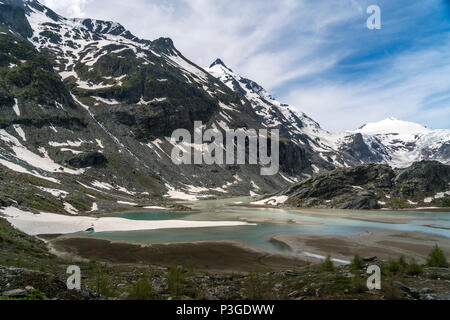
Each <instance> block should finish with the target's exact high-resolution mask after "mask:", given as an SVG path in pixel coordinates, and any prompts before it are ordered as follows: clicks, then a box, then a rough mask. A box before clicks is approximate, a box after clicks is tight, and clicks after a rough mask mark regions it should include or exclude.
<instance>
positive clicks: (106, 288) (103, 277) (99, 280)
mask: <svg viewBox="0 0 450 320" xmlns="http://www.w3.org/2000/svg"><path fill="white" fill-rule="evenodd" d="M104 269H106V266H105V267H104V268H102V267H101V266H99V267H98V269H97V274H96V277H95V282H96V287H97V292H98V293H99V294H101V295H103V296H105V297H114V296H115V293H114V290H113V288H112V286H111V281H110V280H111V279H110V277H109V275H108V274H107V272H105V271H104Z"/></svg>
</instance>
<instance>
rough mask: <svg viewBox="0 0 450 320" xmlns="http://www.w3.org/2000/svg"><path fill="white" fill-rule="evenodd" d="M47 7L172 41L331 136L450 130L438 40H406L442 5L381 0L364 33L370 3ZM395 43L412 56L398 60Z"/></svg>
mask: <svg viewBox="0 0 450 320" xmlns="http://www.w3.org/2000/svg"><path fill="white" fill-rule="evenodd" d="M44 2H45V3H46V4H47V5H48V6H50V7H51V8H53V9H55V10H56V11H57V12H59V13H61V14H63V15H66V16H89V17H92V18H97V19H105V20H113V21H118V22H120V23H122V24H123V25H124V26H125V27H126V28H128V29H129V30H130V31H131V32H133V33H134V34H136V35H137V36H140V37H142V38H147V39H155V38H158V37H170V38H172V39H173V40H174V42H175V45H176V46H177V48H178V49H179V50H180V51H181V52H182V53H183V54H184V55H185V56H186V57H188V58H189V59H191V60H192V61H194V62H195V63H197V64H199V65H201V66H208V65H209V64H210V63H211V62H212V61H214V59H216V58H218V57H220V58H222V59H223V60H224V61H225V63H226V64H228V66H229V67H231V68H232V69H234V71H235V72H237V73H240V74H242V75H243V76H246V77H249V78H251V79H252V80H255V81H256V82H258V83H260V84H261V85H263V86H264V87H266V88H267V89H269V90H270V91H272V92H274V93H275V95H276V96H277V97H278V98H280V99H281V100H284V101H286V102H289V103H291V104H292V105H294V106H296V107H298V108H299V109H300V110H302V111H305V112H306V113H308V114H310V115H311V116H312V117H313V118H315V120H317V121H319V122H320V123H321V124H322V126H323V127H324V128H326V129H329V130H342V129H348V128H355V127H358V126H359V125H361V124H363V123H365V122H368V121H376V120H380V119H382V118H383V117H385V116H389V115H394V116H397V117H399V118H403V119H405V120H414V121H418V122H421V123H423V124H426V125H428V126H431V127H450V123H449V121H448V120H447V119H449V118H450V115H449V110H448V109H449V108H448V104H445V103H446V101H448V100H445V95H444V96H443V95H439V93H440V92H443V91H445V90H446V89H447V88H446V84H447V83H450V73H449V72H448V70H447V66H448V65H450V59H449V57H448V55H447V54H446V53H445V50H443V49H445V46H443V45H441V44H442V43H443V42H442V40H443V39H441V38H437V39H436V41H435V43H434V44H432V45H431V46H430V45H428V46H427V47H426V48H423V47H421V46H420V45H418V47H417V48H416V47H414V45H413V44H411V43H407V42H406V41H404V40H403V38H405V37H406V38H408V37H409V38H411V34H413V35H417V40H418V41H417V42H418V43H419V44H420V41H422V38H421V37H422V36H423V37H426V36H424V35H423V34H426V33H425V32H424V33H423V34H422V35H419V33H420V32H421V30H423V28H425V25H424V23H423V20H420V21H419V22H418V23H419V24H420V27H421V28H422V29H419V28H418V27H417V25H414V23H417V21H416V20H417V17H416V16H417V15H422V16H426V15H427V14H429V12H431V10H435V11H436V12H437V11H438V10H439V8H440V7H439V1H434V0H424V1H417V2H413V3H411V2H410V1H407V0H399V1H396V2H392V1H388V0H379V1H378V3H379V5H380V6H381V8H382V17H383V23H382V25H383V30H381V31H380V32H378V33H370V34H369V33H367V30H365V21H366V18H367V14H366V8H367V6H368V5H370V4H373V1H371V0H344V1H333V2H330V1H329V0H316V1H310V0H279V1H269V0H266V1H261V0H248V1H241V0H214V1H212V0H164V1H162V0H128V1H122V0H95V1H93V0H67V1H66V0H45V1H44ZM428 21H432V18H429V19H428ZM431 23H432V22H431ZM440 23H441V22H439V21H437V22H436V24H435V26H436V27H437V26H439V25H440ZM411 27H412V28H415V29H411ZM428 27H430V26H428ZM434 29H435V28H434V25H433V26H431V29H430V33H433V32H435V31H434ZM408 41H409V42H411V41H412V40H411V39H409V40H408ZM372 42H376V43H375V44H374V43H372ZM396 45H398V46H401V45H404V46H410V49H411V50H408V51H407V54H404V53H403V52H400V53H398V52H396V51H395V50H394V49H397V48H394V49H393V48H392V47H395V46H396ZM376 46H378V47H380V48H381V49H380V48H377V47H376ZM383 48H385V52H383ZM447 48H448V46H447ZM372 49H377V50H378V51H376V52H375V51H371V50H372ZM403 51H405V50H403ZM380 52H381V53H380ZM383 59H384V60H385V62H386V63H381V62H380V60H383ZM374 66H375V67H374ZM361 70H363V71H361ZM436 95H437V97H438V98H435V99H434V100H433V99H432V98H430V97H434V96H436ZM443 97H444V98H443ZM436 101H438V102H436ZM431 104H433V106H432V107H431Z"/></svg>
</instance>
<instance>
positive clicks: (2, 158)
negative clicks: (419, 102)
mask: <svg viewBox="0 0 450 320" xmlns="http://www.w3.org/2000/svg"><path fill="white" fill-rule="evenodd" d="M194 121H202V122H203V124H204V129H208V128H213V129H217V130H219V131H222V132H224V130H226V129H228V128H231V129H237V128H252V129H256V130H258V129H263V128H278V129H280V133H281V141H280V172H279V174H277V175H275V176H261V175H260V166H259V165H240V166H237V165H182V166H177V165H175V164H173V163H172V161H171V159H170V155H171V151H172V149H173V147H174V145H175V142H174V141H172V139H171V138H170V136H171V134H172V132H173V131H174V130H175V129H178V128H183V129H188V130H190V132H191V133H192V132H193V124H194ZM430 134H431V133H430ZM447 138H448V137H447ZM383 141H384V140H382V139H381V138H380V137H378V136H373V135H372V136H370V135H367V134H366V133H361V132H355V133H345V134H339V135H335V134H331V133H329V132H327V131H325V130H323V129H321V128H320V126H319V125H318V124H317V123H316V122H315V121H313V120H312V119H310V118H309V117H307V116H306V115H305V114H303V113H301V112H297V111H295V110H294V109H293V108H292V107H290V106H288V105H285V104H282V103H280V102H278V101H277V100H275V99H273V98H272V97H271V96H270V95H269V94H268V93H267V92H266V91H265V90H264V89H263V88H262V87H260V86H259V85H257V84H256V83H255V82H253V81H251V80H248V79H245V78H242V77H239V76H238V75H237V74H234V73H233V72H232V71H231V70H230V69H229V68H227V67H226V66H225V65H224V64H223V62H221V61H220V60H218V61H216V62H215V63H214V64H213V65H212V66H211V67H210V68H207V69H206V70H205V69H202V68H201V67H199V66H197V65H195V64H194V63H192V62H190V61H189V60H188V59H186V58H185V57H184V56H183V55H182V54H181V53H180V52H179V51H178V50H177V49H176V48H175V46H174V44H173V42H172V41H171V40H170V39H168V38H160V39H157V40H154V41H149V40H144V39H140V38H138V37H136V36H134V35H133V34H132V33H131V32H129V31H128V30H126V29H125V28H124V27H123V26H121V25H120V24H118V23H114V22H109V21H99V20H93V19H67V18H64V17H62V16H60V15H58V14H57V13H55V12H53V11H52V10H51V9H49V8H47V7H45V6H43V5H42V4H40V3H39V2H38V1H37V0H26V1H25V0H2V1H1V2H0V172H1V175H0V202H1V203H0V204H1V205H2V206H6V205H11V204H14V205H19V206H24V207H29V208H35V209H37V210H45V211H51V212H61V213H66V214H82V213H95V212H97V211H109V210H112V209H118V208H119V209H120V208H129V207H130V206H143V207H145V206H154V205H164V206H171V204H170V203H167V201H168V200H170V199H184V200H195V199H201V198H206V197H210V196H224V195H227V196H229V195H248V194H251V195H254V194H265V193H273V192H277V191H278V190H280V189H282V188H284V187H287V186H288V185H290V184H292V183H294V182H296V181H300V180H302V179H304V178H307V177H310V176H312V175H313V174H314V173H319V172H324V171H327V170H332V169H334V168H336V167H347V166H352V165H356V164H359V163H363V162H389V161H390V160H391V159H390V158H389V157H390V154H389V152H391V150H394V149H395V148H396V146H392V147H391V148H387V147H386V146H384V145H382V142H383ZM421 141H422V140H421ZM427 141H431V138H430V139H429V140H427ZM447 142H448V139H447ZM378 144H380V145H379V146H378ZM447 145H448V144H447ZM187 147H188V148H191V149H195V148H199V146H198V145H195V144H188V146H187ZM407 147H409V144H408V145H407V146H405V148H407ZM436 148H437V149H439V150H441V149H442V150H441V151H439V152H440V153H439V154H440V155H439V157H438V158H439V159H444V160H445V159H448V148H447V147H446V146H445V144H442V145H441V146H439V144H433V148H431V149H430V148H429V149H423V152H421V154H422V155H427V156H428V157H429V158H433V157H434V156H435V154H437V153H436ZM391 158H392V157H391ZM433 159H434V158H433Z"/></svg>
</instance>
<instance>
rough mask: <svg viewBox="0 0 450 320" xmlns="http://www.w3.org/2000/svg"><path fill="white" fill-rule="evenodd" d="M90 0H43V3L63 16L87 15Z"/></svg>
mask: <svg viewBox="0 0 450 320" xmlns="http://www.w3.org/2000/svg"><path fill="white" fill-rule="evenodd" d="M89 1H90V0H42V1H41V2H42V4H44V5H46V6H47V7H49V8H51V9H52V10H54V11H56V12H57V13H59V14H61V15H62V16H65V17H68V18H72V17H80V18H82V17H85V15H86V11H85V8H86V5H87V3H88V2H89Z"/></svg>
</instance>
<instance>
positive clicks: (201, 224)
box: [2, 207, 251, 235]
mask: <svg viewBox="0 0 450 320" xmlns="http://www.w3.org/2000/svg"><path fill="white" fill-rule="evenodd" d="M2 213H3V216H4V217H5V218H6V220H7V221H8V222H9V223H11V224H12V225H13V226H14V227H15V228H17V229H19V230H21V231H22V232H25V233H27V234H29V235H38V234H69V233H76V232H80V231H85V230H87V229H88V228H91V227H94V229H95V231H96V232H106V231H140V230H156V229H179V228H206V227H233V226H243V225H251V224H249V223H246V222H239V221H186V220H153V221H142V220H141V221H139V220H130V219H124V218H114V217H100V218H94V217H86V216H65V215H60V214H54V213H46V212H42V213H40V214H33V213H31V212H27V211H22V210H19V209H17V208H14V207H8V208H6V209H4V210H3V211H2Z"/></svg>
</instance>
